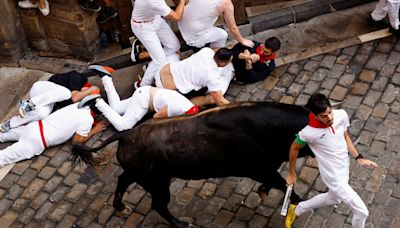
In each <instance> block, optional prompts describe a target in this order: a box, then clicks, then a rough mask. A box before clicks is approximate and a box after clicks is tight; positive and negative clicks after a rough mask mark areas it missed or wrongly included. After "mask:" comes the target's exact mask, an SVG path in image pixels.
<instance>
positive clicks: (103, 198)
mask: <svg viewBox="0 0 400 228" xmlns="http://www.w3.org/2000/svg"><path fill="white" fill-rule="evenodd" d="M108 197H109V196H108V195H105V194H99V195H98V196H97V197H96V198H95V199H94V200H93V202H92V203H91V204H90V205H89V208H90V209H91V210H93V211H95V212H99V211H100V210H101V208H103V206H104V205H105V203H106V202H107V200H108Z"/></svg>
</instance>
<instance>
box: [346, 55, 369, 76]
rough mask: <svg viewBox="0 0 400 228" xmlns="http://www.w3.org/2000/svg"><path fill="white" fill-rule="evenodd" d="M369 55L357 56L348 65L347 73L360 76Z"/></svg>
mask: <svg viewBox="0 0 400 228" xmlns="http://www.w3.org/2000/svg"><path fill="white" fill-rule="evenodd" d="M368 58H369V55H367V54H362V53H359V54H357V55H355V57H354V58H353V59H352V60H351V61H350V63H349V65H347V68H346V72H347V73H351V74H355V75H358V74H359V73H360V72H361V71H362V69H363V66H364V64H365V63H366V62H367V60H368Z"/></svg>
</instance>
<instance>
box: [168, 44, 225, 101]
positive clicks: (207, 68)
mask: <svg viewBox="0 0 400 228" xmlns="http://www.w3.org/2000/svg"><path fill="white" fill-rule="evenodd" d="M214 54H215V53H214V51H213V50H212V49H211V48H203V49H201V50H200V51H199V52H197V53H196V54H193V55H191V56H190V57H189V58H186V59H184V60H182V61H179V62H174V63H171V64H170V68H171V74H172V77H173V78H174V82H175V85H176V88H177V89H178V90H179V91H180V92H181V93H182V94H186V93H188V92H190V91H192V90H196V91H197V90H199V89H201V88H203V87H207V88H208V91H210V92H212V91H220V90H221V85H220V83H221V77H220V72H221V70H220V69H219V67H218V65H217V63H216V62H215V61H214Z"/></svg>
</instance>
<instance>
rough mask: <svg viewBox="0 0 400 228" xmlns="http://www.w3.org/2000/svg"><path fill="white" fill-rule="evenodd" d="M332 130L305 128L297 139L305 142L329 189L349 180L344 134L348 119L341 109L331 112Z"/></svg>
mask: <svg viewBox="0 0 400 228" xmlns="http://www.w3.org/2000/svg"><path fill="white" fill-rule="evenodd" d="M332 112H333V118H334V119H333V124H332V127H333V129H334V132H333V131H332V129H331V128H330V127H329V128H314V127H311V126H309V125H308V126H306V127H305V128H303V129H302V130H301V131H300V132H299V138H300V139H301V140H302V141H304V142H307V144H308V146H309V147H310V149H311V150H312V151H313V153H314V154H315V157H316V159H317V161H318V169H319V171H320V174H321V178H322V180H323V181H324V183H325V184H326V185H327V186H328V187H329V188H330V189H332V188H335V187H336V186H338V185H337V184H340V183H343V182H346V183H348V178H349V164H350V160H349V154H348V148H347V143H346V140H345V138H344V132H345V131H347V128H348V127H349V125H350V123H349V117H348V115H347V113H346V111H344V110H343V109H340V110H332Z"/></svg>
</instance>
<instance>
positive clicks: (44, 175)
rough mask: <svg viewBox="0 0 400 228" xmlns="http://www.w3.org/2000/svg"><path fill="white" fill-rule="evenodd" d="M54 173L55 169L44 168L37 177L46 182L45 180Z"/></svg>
mask: <svg viewBox="0 0 400 228" xmlns="http://www.w3.org/2000/svg"><path fill="white" fill-rule="evenodd" d="M55 172H56V169H55V168H53V167H44V168H43V169H42V170H41V171H40V173H39V174H38V177H40V178H42V179H45V180H47V179H49V178H51V177H52V176H53V175H54V173H55Z"/></svg>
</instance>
